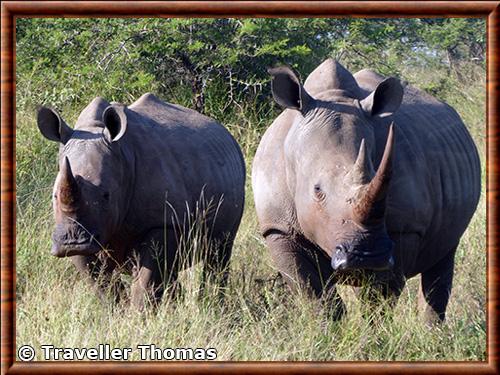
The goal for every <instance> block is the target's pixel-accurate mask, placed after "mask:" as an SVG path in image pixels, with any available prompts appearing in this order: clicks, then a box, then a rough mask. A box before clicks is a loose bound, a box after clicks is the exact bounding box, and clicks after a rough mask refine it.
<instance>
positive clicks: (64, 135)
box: [37, 107, 73, 144]
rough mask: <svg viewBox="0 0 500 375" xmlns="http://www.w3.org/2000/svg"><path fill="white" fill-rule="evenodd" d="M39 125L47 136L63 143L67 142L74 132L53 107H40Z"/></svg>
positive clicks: (41, 131)
mask: <svg viewBox="0 0 500 375" xmlns="http://www.w3.org/2000/svg"><path fill="white" fill-rule="evenodd" d="M37 125H38V129H40V133H42V135H43V136H44V137H45V138H47V139H49V140H51V141H55V142H61V143H62V144H66V142H68V140H69V139H70V138H71V135H72V134H73V129H71V128H70V127H69V126H68V124H66V123H65V122H64V120H63V119H62V118H61V116H59V114H58V113H57V112H56V111H55V110H53V109H52V108H48V107H39V108H38V113H37Z"/></svg>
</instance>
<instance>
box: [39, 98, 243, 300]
mask: <svg viewBox="0 0 500 375" xmlns="http://www.w3.org/2000/svg"><path fill="white" fill-rule="evenodd" d="M38 127H39V129H40V131H41V133H42V134H43V135H44V136H45V137H46V138H48V139H49V140H51V141H55V142H58V143H60V150H59V173H58V175H57V178H56V181H55V185H54V190H53V209H54V214H55V222H56V225H55V230H54V232H53V235H52V240H53V241H52V242H53V244H52V254H53V255H55V256H57V257H70V258H71V260H72V261H73V263H74V264H75V265H76V267H77V268H78V269H79V270H80V271H82V272H85V273H87V274H89V275H90V276H91V277H92V279H94V280H95V279H96V278H97V276H98V275H103V280H104V281H103V283H102V286H104V287H105V286H107V284H109V280H111V279H112V278H111V275H112V274H113V272H114V271H116V270H125V271H130V272H133V274H134V278H133V283H132V290H131V302H132V304H134V305H136V306H137V307H139V308H142V307H143V306H144V303H145V301H147V300H150V299H151V300H153V301H159V299H160V298H161V296H162V294H163V292H164V290H165V287H168V286H172V285H174V284H175V282H176V279H177V274H178V272H179V271H180V270H181V269H182V268H183V267H187V266H189V265H191V264H192V263H193V261H194V259H195V258H194V256H193V255H192V254H187V252H188V250H187V249H188V248H189V246H187V245H186V242H187V241H188V240H189V239H190V238H189V236H190V234H189V233H191V232H193V230H194V229H193V225H191V224H193V223H194V222H199V224H200V226H201V227H203V228H205V232H204V236H205V237H204V238H206V239H207V241H208V245H207V246H206V254H205V255H204V257H203V258H204V263H205V266H204V269H205V272H206V274H207V275H215V274H222V278H221V279H219V280H220V281H221V282H224V281H225V279H226V277H227V276H226V275H225V274H226V273H227V266H228V262H229V258H230V255H231V249H232V245H233V241H234V237H235V235H236V231H237V229H238V226H239V223H240V220H241V216H242V212H243V204H244V184H245V165H244V161H243V157H242V153H241V150H240V148H239V146H238V144H237V143H236V141H235V140H234V138H233V137H232V136H231V135H230V133H229V132H228V131H227V130H226V129H225V128H224V127H223V126H222V125H220V124H219V123H217V122H216V121H214V120H212V119H210V118H208V117H206V116H203V115H201V114H199V113H197V112H195V111H193V110H190V109H187V108H184V107H181V106H179V105H174V104H168V103H165V102H162V101H161V100H160V99H158V98H157V97H155V96H154V95H152V94H149V93H148V94H145V95H143V96H142V97H141V98H140V99H138V100H137V101H136V102H134V103H133V104H132V105H130V106H124V105H121V104H118V103H108V102H107V101H106V100H104V99H102V98H95V99H94V100H93V101H92V102H91V103H90V104H89V105H88V106H87V107H86V108H85V109H84V110H83V112H82V113H81V114H80V116H79V118H78V120H77V122H76V126H75V128H74V129H72V128H71V127H69V126H68V125H67V124H66V123H65V122H64V120H63V119H62V118H61V116H60V115H59V114H58V113H57V112H56V111H54V110H53V109H50V108H47V107H42V108H40V109H39V111H38ZM195 216H198V217H195ZM201 216H203V217H202V218H201ZM200 218H201V219H202V220H201V219H200ZM197 220H198V221H197ZM188 231H190V232H189V233H188ZM114 279H116V278H114ZM101 289H102V288H101ZM101 289H99V288H98V290H101Z"/></svg>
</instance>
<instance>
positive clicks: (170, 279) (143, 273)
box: [130, 229, 178, 310]
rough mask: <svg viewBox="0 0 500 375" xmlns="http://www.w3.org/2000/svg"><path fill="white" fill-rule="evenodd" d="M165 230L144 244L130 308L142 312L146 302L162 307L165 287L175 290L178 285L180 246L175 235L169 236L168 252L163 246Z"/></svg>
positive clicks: (138, 263) (168, 234) (153, 232)
mask: <svg viewBox="0 0 500 375" xmlns="http://www.w3.org/2000/svg"><path fill="white" fill-rule="evenodd" d="M164 241H165V239H164V230H163V229H158V230H154V231H151V232H150V233H149V234H148V235H147V236H146V237H145V240H144V241H142V243H141V246H140V248H139V252H138V259H137V260H136V262H137V264H136V271H135V272H134V280H133V282H132V288H131V293H130V294H131V304H132V306H134V307H136V308H137V309H139V310H142V309H144V307H145V305H146V303H147V302H151V303H153V304H156V303H159V301H160V300H161V298H162V296H163V294H164V291H165V285H168V286H169V289H172V290H173V289H175V284H176V283H177V274H178V270H177V263H176V262H175V260H176V259H175V255H176V253H177V243H176V241H175V236H174V233H173V232H172V231H168V233H167V249H166V251H165V246H164Z"/></svg>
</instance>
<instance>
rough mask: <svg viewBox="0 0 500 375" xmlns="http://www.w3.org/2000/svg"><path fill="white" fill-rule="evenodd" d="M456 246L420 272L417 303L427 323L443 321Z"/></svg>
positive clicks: (451, 279)
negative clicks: (430, 266)
mask: <svg viewBox="0 0 500 375" xmlns="http://www.w3.org/2000/svg"><path fill="white" fill-rule="evenodd" d="M456 249H457V248H456V247H455V248H454V249H453V250H452V251H450V252H449V253H448V254H447V255H446V256H445V257H444V258H443V259H441V260H440V261H439V262H438V263H437V264H436V265H434V266H433V267H432V268H430V269H428V270H427V271H425V272H422V280H421V285H420V298H419V305H420V306H421V308H422V309H423V310H424V317H425V321H426V323H427V324H429V325H433V324H435V323H439V322H442V321H444V319H445V313H446V306H447V305H448V300H449V298H450V293H451V287H452V284H453V270H454V266H455V251H456Z"/></svg>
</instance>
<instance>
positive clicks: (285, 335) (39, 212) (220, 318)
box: [16, 72, 486, 361]
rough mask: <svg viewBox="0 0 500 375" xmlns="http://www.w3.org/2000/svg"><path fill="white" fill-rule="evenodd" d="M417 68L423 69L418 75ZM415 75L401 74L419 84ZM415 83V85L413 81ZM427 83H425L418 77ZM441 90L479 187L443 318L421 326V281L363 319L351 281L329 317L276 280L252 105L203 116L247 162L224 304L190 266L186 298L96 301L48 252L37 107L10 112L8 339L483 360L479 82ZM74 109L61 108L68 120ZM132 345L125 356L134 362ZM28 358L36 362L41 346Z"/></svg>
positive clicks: (46, 148)
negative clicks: (255, 160)
mask: <svg viewBox="0 0 500 375" xmlns="http://www.w3.org/2000/svg"><path fill="white" fill-rule="evenodd" d="M424 73H425V72H424ZM424 76H425V77H428V78H429V77H430V78H429V80H432V77H431V76H430V73H429V72H427V73H426V74H424ZM416 77H418V75H413V76H408V77H406V79H408V80H409V81H410V82H416V84H417V85H418V84H419V82H418V81H417V79H416ZM412 78H413V80H412ZM421 84H422V85H425V84H426V83H425V82H421ZM440 93H441V94H442V97H443V98H445V99H446V100H447V101H448V102H449V103H450V104H452V105H453V106H455V107H456V109H457V110H458V111H459V112H460V114H461V115H462V117H463V119H464V121H465V122H466V124H467V126H468V127H469V129H470V130H471V133H472V134H473V136H474V138H475V140H476V143H477V144H478V147H479V150H480V152H481V158H482V164H483V189H482V191H483V194H482V197H481V201H480V204H479V207H478V209H477V212H476V214H475V216H474V218H473V220H472V222H471V224H470V226H469V228H468V229H467V231H466V233H465V235H464V236H463V238H462V241H461V243H460V247H459V249H458V253H457V257H456V271H455V281H454V288H453V292H452V296H451V301H450V304H449V308H448V318H447V322H446V324H444V325H442V326H440V327H435V328H433V329H429V328H427V327H426V326H425V325H424V324H423V322H422V319H421V317H420V316H419V313H418V309H417V291H418V283H419V279H418V277H417V278H414V279H411V280H409V281H408V284H407V288H406V289H405V290H404V292H403V295H402V296H401V299H400V300H399V302H398V304H397V306H396V308H395V309H394V310H390V309H386V307H385V306H381V307H380V308H381V309H386V310H387V311H386V314H385V315H384V317H383V318H380V319H378V321H377V323H376V324H372V323H370V321H369V320H368V319H367V318H366V316H367V315H372V314H375V315H376V312H374V311H366V309H367V307H366V306H363V305H362V304H361V303H360V302H359V301H358V300H356V298H354V297H353V293H352V291H351V289H350V288H349V287H345V286H341V287H339V290H340V293H341V294H342V296H343V297H344V299H345V301H346V304H347V308H348V314H347V316H346V317H345V318H344V319H343V320H341V321H340V322H334V321H330V320H328V319H327V318H326V316H325V314H324V313H323V311H322V310H321V307H320V306H319V305H318V304H317V303H313V302H311V301H308V300H307V299H305V298H303V297H301V296H294V295H291V294H290V293H289V291H288V289H287V288H286V287H284V286H283V285H282V283H281V282H280V280H279V279H277V278H276V274H277V272H276V270H275V269H274V268H273V266H272V262H271V260H270V257H269V255H268V253H267V251H266V248H265V246H264V243H263V240H262V238H261V236H260V235H259V233H258V229H257V228H258V227H257V220H256V215H255V208H254V204H253V197H252V191H251V186H250V170H251V169H250V163H251V160H252V157H253V154H254V152H255V148H256V146H257V144H258V140H259V139H260V136H261V135H262V132H263V130H264V129H265V128H266V127H267V126H268V125H269V124H270V119H271V118H272V117H273V116H274V115H275V113H274V112H273V111H272V110H269V111H265V113H256V112H255V110H253V109H252V106H248V107H245V108H241V109H234V110H233V111H232V114H231V116H228V117H227V118H224V113H216V108H217V106H216V105H213V106H212V107H213V108H214V109H213V110H210V111H212V112H213V113H211V114H212V115H213V116H214V117H216V118H218V119H219V120H220V121H222V122H223V123H224V124H226V126H227V127H228V128H229V129H230V131H231V132H232V133H233V134H234V135H235V137H236V138H237V139H238V141H239V142H240V144H241V145H242V149H243V151H244V153H245V156H246V160H247V164H248V165H247V174H248V176H247V193H246V208H245V212H244V216H243V221H242V224H241V228H240V231H239V233H238V236H237V239H236V243H235V247H234V251H233V254H234V255H233V257H232V261H231V276H230V283H229V285H228V288H227V290H226V299H225V303H224V304H220V303H219V302H218V300H217V299H215V298H210V297H205V298H198V287H199V284H198V279H199V273H200V270H199V267H194V268H192V269H190V270H187V271H185V272H183V274H182V275H181V281H182V282H183V287H184V291H185V292H184V294H183V298H179V299H177V300H174V301H165V302H163V303H162V304H161V305H160V306H159V308H158V309H157V310H156V311H147V312H145V313H138V312H136V311H134V310H133V309H131V308H128V307H127V306H115V307H113V306H112V305H107V304H103V303H101V302H100V301H99V300H98V298H97V297H96V296H95V295H94V294H93V292H92V291H91V289H90V288H89V287H88V285H87V284H86V282H85V281H84V280H82V277H81V276H80V275H78V274H77V273H76V271H75V269H74V268H73V266H72V264H71V263H70V261H69V260H68V259H56V258H54V257H52V256H51V255H50V254H49V249H50V243H51V240H50V235H51V230H52V225H53V219H52V211H51V203H50V196H51V190H52V183H53V180H54V178H55V175H56V154H57V145H56V144H54V143H51V142H48V141H46V140H45V139H43V138H42V136H41V135H40V134H39V133H38V130H37V128H36V124H35V118H34V110H31V109H26V108H19V109H18V112H17V136H16V163H17V164H16V168H17V169H16V173H17V175H16V179H17V180H16V181H17V226H16V231H17V233H16V241H17V242H16V243H17V257H16V274H17V285H16V287H17V312H16V321H17V323H16V335H17V337H16V340H17V346H18V347H19V346H21V345H24V344H30V345H32V346H34V347H35V348H39V346H40V345H43V344H52V345H55V346H60V347H91V346H97V345H98V344H100V343H107V344H110V345H111V346H112V347H132V348H135V346H136V345H138V344H149V343H152V344H155V345H156V346H158V347H162V348H176V347H192V348H196V347H202V348H208V347H213V348H216V349H217V352H218V357H217V359H219V360H374V361H376V360H410V361H423V360H485V359H486V225H485V223H486V214H485V211H486V210H485V207H486V201H485V175H484V174H485V173H484V162H485V141H484V135H485V126H484V110H485V108H484V103H485V98H484V78H483V80H482V81H478V82H477V83H476V84H474V85H468V86H467V87H460V85H459V84H457V86H456V87H453V88H446V90H445V91H443V89H442V88H441V91H440ZM77 112H78V109H76V108H75V109H74V112H71V111H70V112H67V113H64V117H65V119H66V120H67V121H68V123H73V122H74V120H75V118H76V116H77ZM137 353H138V352H137V351H136V350H134V351H133V354H134V356H133V358H132V359H138V356H137ZM37 359H39V360H40V359H41V356H40V351H38V354H37Z"/></svg>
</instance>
